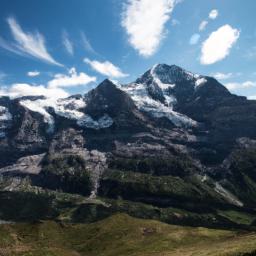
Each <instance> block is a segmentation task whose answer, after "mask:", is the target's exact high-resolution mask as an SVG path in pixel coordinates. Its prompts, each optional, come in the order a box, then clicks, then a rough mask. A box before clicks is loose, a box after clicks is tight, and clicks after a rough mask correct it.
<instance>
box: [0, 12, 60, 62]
mask: <svg viewBox="0 0 256 256" xmlns="http://www.w3.org/2000/svg"><path fill="white" fill-rule="evenodd" d="M7 22H8V24H9V27H10V30H11V32H12V36H13V38H14V40H15V43H8V42H7V41H5V40H4V39H3V38H0V46H1V47H2V48H4V49H6V50H8V51H10V52H13V53H15V54H19V55H22V56H30V57H34V58H36V59H40V60H42V61H44V62H47V63H50V64H53V65H57V66H62V65H61V64H60V63H58V62H57V61H55V60H54V59H53V57H52V56H51V55H50V54H49V53H48V51H47V49H46V46H45V39H44V37H43V36H42V35H41V34H40V33H39V32H35V33H29V32H24V31H23V30H22V28H21V27H20V25H19V24H18V23H17V22H16V20H15V19H14V18H12V17H9V18H8V19H7Z"/></svg>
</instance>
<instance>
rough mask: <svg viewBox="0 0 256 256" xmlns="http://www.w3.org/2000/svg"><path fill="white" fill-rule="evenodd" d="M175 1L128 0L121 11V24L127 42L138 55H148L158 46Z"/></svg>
mask: <svg viewBox="0 0 256 256" xmlns="http://www.w3.org/2000/svg"><path fill="white" fill-rule="evenodd" d="M176 2H177V1H175V0H158V1H157V4H156V2H155V1H152V0H140V1H138V0H128V1H127V4H126V5H125V6H124V11H123V13H122V26H123V27H124V29H125V30H126V33H127V35H128V38H129V43H130V44H131V46H132V47H134V49H136V50H137V51H138V52H139V54H140V55H142V56H144V57H149V56H151V55H153V54H154V53H155V52H156V50H157V49H158V47H159V44H160V42H161V40H162V39H163V38H164V34H165V24H166V22H167V21H168V20H169V19H170V16H171V13H172V11H173V8H174V6H175V4H176Z"/></svg>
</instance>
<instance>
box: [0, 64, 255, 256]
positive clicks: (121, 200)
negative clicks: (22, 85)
mask: <svg viewBox="0 0 256 256" xmlns="http://www.w3.org/2000/svg"><path fill="white" fill-rule="evenodd" d="M255 127H256V101H255V100H247V99H246V97H242V96H237V95H234V94H231V93H230V92H229V91H228V90H227V89H226V87H224V86H223V85H222V84H221V83H219V82H218V81H217V80H215V79H214V78H212V77H208V76H202V75H198V74H193V73H191V72H188V71H186V70H184V69H182V68H180V67H178V66H176V65H166V64H157V65H155V66H154V67H152V68H151V69H150V70H148V71H146V72H145V73H144V74H143V75H142V76H141V77H139V78H138V79H137V80H136V81H134V82H132V83H129V84H119V83H117V82H115V81H111V80H105V81H103V82H102V83H100V84H99V85H98V86H97V87H96V88H95V89H93V90H91V91H89V92H88V93H86V94H85V95H73V96H70V97H68V98H61V99H53V98H45V97H43V96H40V95H38V96H26V97H21V98H9V97H1V98H0V219H1V220H2V221H4V222H6V221H7V222H11V223H4V222H3V225H1V224H0V248H1V249H0V255H61V256H62V255H106V256H107V255H234V256H235V255H244V256H245V255H255V254H256V242H255V241H256V239H255V238H256V233H255V231H256V207H255V205H256V129H255ZM75 239H77V240H75ZM185 240H186V241H187V242H184V241H185ZM3 248H6V249H3ZM30 249H31V250H30ZM28 251H31V253H27V252H28ZM26 253H27V254H26ZM33 253H34V254H33Z"/></svg>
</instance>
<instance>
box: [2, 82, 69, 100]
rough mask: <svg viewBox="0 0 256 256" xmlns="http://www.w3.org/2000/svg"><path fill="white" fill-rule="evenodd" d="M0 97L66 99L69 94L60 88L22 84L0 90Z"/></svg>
mask: <svg viewBox="0 0 256 256" xmlns="http://www.w3.org/2000/svg"><path fill="white" fill-rule="evenodd" d="M0 96H9V97H11V98H18V97H23V96H45V97H47V98H66V97H68V96H69V94H68V93H67V92H66V91H64V90H62V89H60V88H47V87H45V86H43V85H30V84H24V83H17V84H13V85H12V86H11V87H10V88H8V89H5V90H0Z"/></svg>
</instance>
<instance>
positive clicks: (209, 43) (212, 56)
mask: <svg viewBox="0 0 256 256" xmlns="http://www.w3.org/2000/svg"><path fill="white" fill-rule="evenodd" d="M239 36H240V31H239V30H238V29H236V28H232V27H231V26H230V25H228V24H227V25H224V26H222V27H220V28H218V29H217V30H216V31H214V32H212V33H211V34H210V36H209V37H208V38H207V39H206V40H205V41H204V42H203V44H202V48H201V58H200V62H201V64H204V65H209V64H213V63H215V62H218V61H220V60H223V59H224V58H226V57H227V56H228V55H229V53H230V50H231V48H232V47H233V45H234V44H235V43H236V41H237V40H238V38H239Z"/></svg>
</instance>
